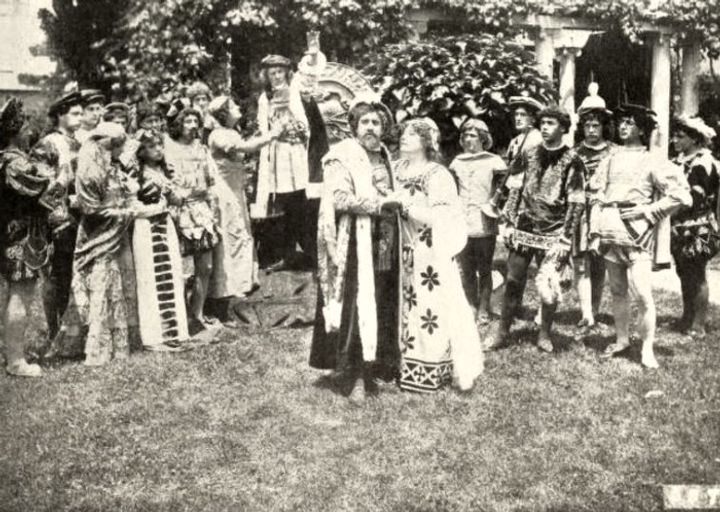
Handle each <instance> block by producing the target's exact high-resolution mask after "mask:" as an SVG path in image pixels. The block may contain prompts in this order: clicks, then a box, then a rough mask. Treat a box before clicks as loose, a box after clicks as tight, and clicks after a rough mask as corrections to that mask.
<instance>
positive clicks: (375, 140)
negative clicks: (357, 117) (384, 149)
mask: <svg viewBox="0 0 720 512" xmlns="http://www.w3.org/2000/svg"><path fill="white" fill-rule="evenodd" d="M359 138H360V144H362V145H363V147H364V148H365V149H377V148H378V147H379V146H380V137H379V136H378V135H377V134H376V133H373V132H366V133H363V134H362V135H360V137H359Z"/></svg>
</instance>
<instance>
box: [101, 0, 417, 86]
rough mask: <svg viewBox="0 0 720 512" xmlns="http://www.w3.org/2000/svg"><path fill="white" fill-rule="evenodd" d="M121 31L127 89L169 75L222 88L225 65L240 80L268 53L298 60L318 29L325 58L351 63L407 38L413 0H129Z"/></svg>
mask: <svg viewBox="0 0 720 512" xmlns="http://www.w3.org/2000/svg"><path fill="white" fill-rule="evenodd" d="M130 1H131V2H132V7H131V9H130V11H129V14H128V15H127V16H126V18H125V22H124V24H123V25H122V27H121V28H120V29H119V30H117V32H116V37H117V38H118V39H119V40H123V41H124V42H125V43H124V45H123V47H122V51H120V52H118V53H117V54H116V55H113V57H114V58H113V61H114V62H117V66H116V69H117V71H118V73H119V76H118V77H117V78H118V79H119V80H122V81H123V85H124V86H127V87H129V89H131V90H132V89H134V88H139V89H141V90H148V89H152V88H153V87H154V86H155V85H157V82H158V81H160V80H161V79H162V78H163V75H166V77H170V76H172V77H174V78H176V79H179V80H191V79H194V78H203V79H206V80H208V81H210V82H214V83H215V85H216V86H220V87H222V85H223V84H224V83H226V81H227V79H228V76H227V72H228V71H227V70H228V66H227V65H228V64H232V68H235V69H239V70H240V72H241V73H240V74H239V75H238V74H237V73H236V74H235V75H233V76H232V78H233V79H234V80H233V81H234V82H238V81H239V82H240V85H241V86H242V85H247V83H243V82H246V81H247V76H246V75H247V72H248V71H249V70H250V68H251V65H252V64H256V63H257V62H258V61H259V60H260V59H261V58H262V57H263V56H264V55H265V54H267V53H281V54H284V55H287V56H289V57H293V58H296V59H297V58H299V57H300V56H302V53H303V51H304V50H305V48H306V41H305V34H306V32H307V31H308V30H311V29H316V30H319V31H320V32H321V34H322V36H321V45H322V48H323V49H324V50H325V51H326V53H328V56H329V57H330V58H332V59H335V60H340V61H342V62H349V63H352V62H354V61H356V60H357V59H358V58H359V57H360V56H362V55H364V54H365V53H366V52H367V51H368V50H371V49H374V48H377V47H378V46H380V45H382V44H385V43H388V42H393V41H399V40H401V39H403V38H405V37H407V35H408V33H409V25H408V24H407V22H406V21H405V18H404V15H405V13H406V11H407V9H408V7H410V6H411V4H412V0H381V1H373V0H277V1H273V2H266V1H262V0H245V1H241V2H238V1H237V0H171V1H167V2H148V1H146V0H130Z"/></svg>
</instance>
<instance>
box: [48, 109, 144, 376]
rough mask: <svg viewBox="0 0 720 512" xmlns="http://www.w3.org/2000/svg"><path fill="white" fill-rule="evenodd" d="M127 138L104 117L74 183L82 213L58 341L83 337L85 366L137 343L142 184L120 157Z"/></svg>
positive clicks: (69, 343) (90, 139)
mask: <svg viewBox="0 0 720 512" xmlns="http://www.w3.org/2000/svg"><path fill="white" fill-rule="evenodd" d="M125 140H126V135H125V130H124V129H123V127H122V126H120V125H119V124H117V123H108V122H103V123H100V124H99V125H98V126H97V128H95V130H93V131H92V132H91V134H90V136H89V137H88V139H87V140H86V141H85V143H83V146H82V148H81V149H80V153H79V155H78V169H77V175H76V179H75V189H76V192H77V204H78V208H79V210H80V211H81V213H82V218H81V220H80V226H79V229H78V235H77V243H76V246H75V254H74V260H73V276H72V288H71V295H70V303H69V304H68V308H67V310H66V312H65V314H64V315H63V319H62V326H61V328H60V332H59V334H58V337H57V338H56V345H57V346H59V347H63V346H81V345H82V344H83V342H84V346H85V364H86V365H89V366H100V365H103V364H106V363H108V362H109V361H110V360H111V359H113V358H126V357H127V356H128V354H129V353H130V348H131V346H132V347H133V348H139V347H140V333H139V328H138V315H137V296H136V290H135V274H134V267H133V257H132V252H131V240H130V233H129V228H130V225H131V223H132V220H133V218H135V217H137V216H139V215H142V214H143V213H142V208H141V207H140V206H139V205H138V201H137V192H138V190H139V185H138V183H137V182H136V181H135V180H134V179H133V178H132V177H130V176H129V175H128V174H126V173H124V172H123V170H122V168H121V165H120V163H119V161H118V158H119V157H120V155H121V154H122V152H123V149H124V145H125ZM62 352H63V351H62V349H61V353H62Z"/></svg>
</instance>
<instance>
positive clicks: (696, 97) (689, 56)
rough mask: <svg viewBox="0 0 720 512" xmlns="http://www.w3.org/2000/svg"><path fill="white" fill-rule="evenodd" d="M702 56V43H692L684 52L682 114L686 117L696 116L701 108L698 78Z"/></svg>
mask: <svg viewBox="0 0 720 512" xmlns="http://www.w3.org/2000/svg"><path fill="white" fill-rule="evenodd" d="M701 61H702V54H701V53H700V43H697V42H691V43H689V44H688V45H687V46H684V47H683V51H682V77H681V78H682V85H681V88H680V112H681V113H682V114H683V115H686V116H694V115H695V114H697V113H698V110H699V107H700V90H699V81H698V77H699V74H700V64H701Z"/></svg>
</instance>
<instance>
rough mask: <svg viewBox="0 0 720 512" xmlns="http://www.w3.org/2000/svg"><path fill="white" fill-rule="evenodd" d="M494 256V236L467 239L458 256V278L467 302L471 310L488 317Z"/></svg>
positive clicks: (490, 309)
mask: <svg viewBox="0 0 720 512" xmlns="http://www.w3.org/2000/svg"><path fill="white" fill-rule="evenodd" d="M494 254H495V236H494V235H493V236H486V237H469V238H468V240H467V244H466V245H465V248H464V249H463V250H462V251H461V252H460V254H459V255H458V263H459V264H460V276H461V277H462V284H463V289H464V290H465V296H466V297H467V300H468V302H470V305H472V306H473V308H475V309H478V310H480V311H482V312H484V313H487V314H488V315H489V314H490V313H491V311H492V308H491V305H490V296H491V294H492V261H493V255H494Z"/></svg>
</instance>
